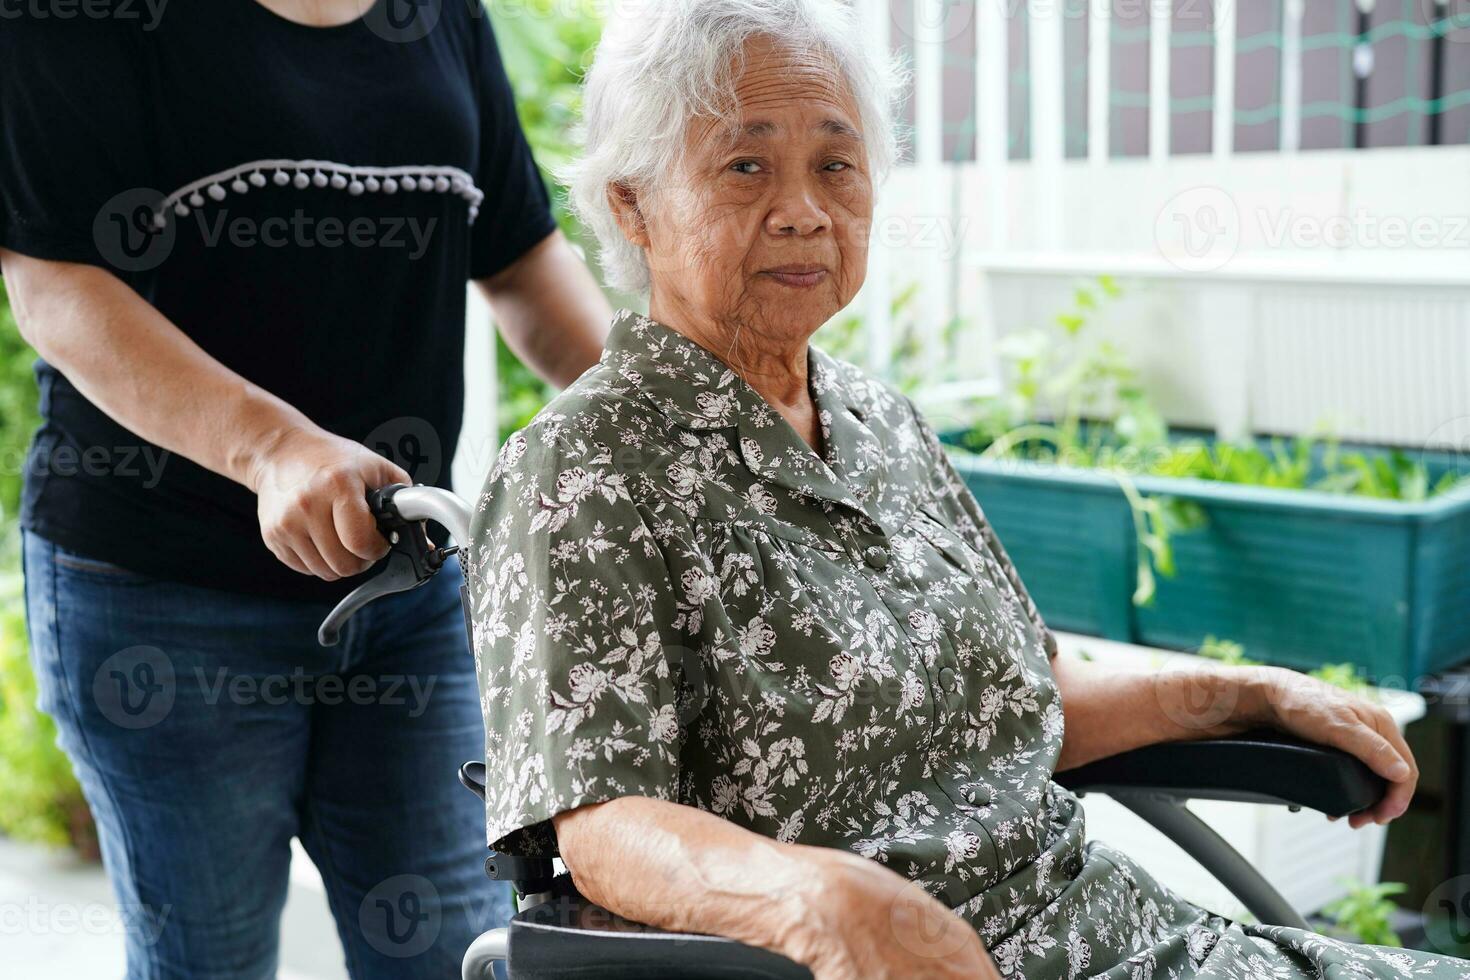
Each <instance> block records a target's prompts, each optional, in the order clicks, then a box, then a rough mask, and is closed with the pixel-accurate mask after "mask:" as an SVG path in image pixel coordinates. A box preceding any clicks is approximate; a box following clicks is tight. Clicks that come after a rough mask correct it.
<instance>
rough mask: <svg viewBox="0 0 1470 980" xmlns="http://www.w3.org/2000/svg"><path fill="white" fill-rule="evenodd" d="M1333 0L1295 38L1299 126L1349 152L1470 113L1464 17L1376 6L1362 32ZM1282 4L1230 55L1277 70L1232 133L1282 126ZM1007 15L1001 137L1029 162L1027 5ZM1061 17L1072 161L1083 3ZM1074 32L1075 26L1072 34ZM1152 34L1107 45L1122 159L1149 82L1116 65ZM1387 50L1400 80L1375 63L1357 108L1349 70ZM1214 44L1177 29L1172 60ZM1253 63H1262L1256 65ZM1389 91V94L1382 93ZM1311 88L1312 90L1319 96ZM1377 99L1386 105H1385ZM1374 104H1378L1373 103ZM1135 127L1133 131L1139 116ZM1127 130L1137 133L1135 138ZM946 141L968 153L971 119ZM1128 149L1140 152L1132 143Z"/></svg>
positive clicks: (1129, 34) (1181, 108) (1081, 80)
mask: <svg viewBox="0 0 1470 980" xmlns="http://www.w3.org/2000/svg"><path fill="white" fill-rule="evenodd" d="M950 2H953V0H950ZM1330 2H1332V3H1333V5H1334V11H1333V16H1332V17H1331V18H1329V19H1330V20H1332V21H1333V23H1332V24H1331V25H1330V26H1328V28H1327V29H1322V26H1323V25H1322V19H1321V8H1319V7H1312V8H1311V10H1312V13H1313V14H1316V15H1317V16H1316V17H1314V18H1312V19H1311V20H1310V21H1309V24H1310V26H1307V25H1304V28H1303V33H1302V35H1301V37H1300V45H1299V46H1300V51H1301V54H1302V56H1303V58H1304V61H1303V68H1302V70H1303V72H1304V73H1305V74H1306V78H1305V79H1304V83H1305V82H1314V83H1315V84H1313V85H1305V84H1304V89H1305V90H1306V91H1305V92H1304V94H1305V95H1307V98H1306V100H1305V101H1304V102H1303V103H1302V104H1301V105H1300V108H1299V118H1300V119H1301V121H1302V122H1303V123H1306V122H1309V121H1314V120H1323V119H1330V120H1336V121H1337V122H1339V123H1340V124H1341V127H1342V129H1341V133H1340V135H1339V137H1338V139H1339V145H1341V146H1344V147H1347V146H1352V145H1354V141H1355V137H1354V129H1355V127H1360V126H1372V125H1374V124H1379V123H1384V122H1386V121H1388V120H1393V119H1399V118H1405V122H1406V129H1405V137H1404V138H1405V139H1407V141H1408V142H1410V143H1413V142H1416V141H1418V142H1422V141H1423V135H1422V134H1423V133H1424V132H1425V121H1426V120H1427V119H1428V118H1429V117H1433V116H1443V114H1445V113H1449V112H1452V111H1454V110H1456V109H1462V108H1465V107H1467V106H1470V71H1467V70H1466V64H1465V59H1467V58H1470V43H1457V41H1461V40H1464V39H1463V38H1460V39H1457V38H1453V37H1451V35H1452V34H1453V33H1454V32H1459V31H1470V11H1461V12H1454V13H1452V12H1450V11H1449V10H1447V9H1442V8H1434V9H1439V10H1440V12H1442V13H1443V16H1440V17H1438V18H1437V19H1433V20H1430V21H1428V22H1423V20H1422V17H1423V10H1424V9H1425V8H1424V6H1423V4H1422V3H1421V2H1420V0H1380V2H1379V3H1378V4H1377V9H1376V12H1375V14H1374V15H1373V17H1372V19H1371V22H1370V24H1369V25H1368V27H1367V29H1366V30H1363V31H1361V33H1360V32H1359V30H1358V26H1359V25H1358V15H1357V5H1356V3H1355V2H1354V0H1330ZM1281 6H1282V5H1277V7H1276V9H1275V11H1274V16H1273V17H1272V18H1271V20H1272V21H1273V23H1272V25H1271V27H1270V28H1269V29H1266V30H1255V31H1251V32H1250V33H1248V34H1242V35H1240V36H1239V37H1237V38H1236V42H1235V52H1236V57H1237V58H1238V59H1240V58H1244V59H1250V58H1252V57H1253V56H1254V57H1257V58H1259V57H1262V56H1264V57H1266V58H1267V59H1268V60H1271V59H1272V56H1273V54H1274V56H1275V57H1274V60H1275V61H1276V62H1277V64H1276V69H1275V70H1276V78H1275V80H1274V89H1273V90H1272V91H1270V92H1269V93H1268V95H1267V101H1265V102H1264V103H1263V104H1236V105H1235V109H1234V117H1233V122H1234V124H1235V125H1236V126H1237V127H1241V128H1246V129H1248V128H1249V127H1257V126H1269V125H1271V124H1276V125H1279V124H1280V120H1281V116H1282V107H1281V79H1280V74H1281V72H1280V67H1279V57H1280V52H1281V50H1282V48H1283V46H1284V43H1285V39H1284V36H1283V25H1282V22H1281V20H1282V16H1283V14H1282V11H1281ZM1009 9H1010V10H1011V16H1012V17H1013V18H1015V20H1016V23H1013V24H1012V25H1011V28H1010V30H1011V38H1010V40H1011V41H1012V42H1013V43H1014V42H1015V41H1016V38H1017V35H1019V36H1020V39H1021V43H1020V46H1019V51H1020V58H1019V59H1017V61H1019V64H1018V63H1016V61H1013V62H1012V65H1011V71H1010V73H1009V79H1008V86H1009V93H1008V99H1009V106H1010V118H1009V121H1008V122H1009V125H1008V129H1009V132H1008V134H1007V136H1008V143H1009V147H1008V155H1009V156H1010V157H1011V158H1012V159H1016V158H1024V157H1026V156H1029V148H1030V142H1031V140H1030V126H1031V120H1030V112H1029V103H1028V93H1029V89H1030V71H1029V65H1028V64H1027V63H1026V55H1025V52H1026V44H1025V34H1026V32H1027V31H1028V30H1029V26H1030V25H1029V24H1027V23H1026V16H1027V5H1026V4H1025V3H1017V4H1014V5H1011V6H1010V8H1009ZM1062 10H1063V16H1064V17H1065V18H1066V20H1067V22H1068V25H1069V26H1068V27H1067V33H1066V34H1065V35H1064V36H1065V38H1066V40H1065V44H1066V45H1067V52H1066V58H1065V61H1066V69H1065V70H1066V76H1065V79H1064V100H1065V103H1066V111H1065V120H1064V140H1065V143H1064V145H1065V147H1066V153H1067V155H1068V156H1082V155H1085V153H1086V152H1087V141H1088V128H1087V119H1086V102H1087V97H1086V93H1087V91H1088V87H1089V85H1090V84H1091V80H1090V79H1089V78H1088V68H1087V57H1086V45H1087V43H1088V42H1087V31H1086V17H1087V2H1086V0H1065V3H1064V5H1063V8H1062ZM1072 25H1077V27H1073V26H1072ZM1078 28H1080V30H1079V29H1078ZM1149 35H1150V29H1149V25H1148V24H1147V23H1143V24H1132V23H1129V24H1120V23H1118V22H1116V21H1115V22H1114V23H1113V24H1112V25H1111V26H1110V47H1111V49H1112V64H1113V66H1114V71H1113V73H1112V77H1111V78H1110V79H1109V92H1108V99H1107V101H1108V104H1109V106H1110V108H1111V109H1113V110H1115V112H1114V114H1113V118H1112V119H1111V120H1110V128H1111V130H1112V133H1113V138H1112V140H1111V142H1112V144H1113V152H1114V153H1115V154H1116V153H1119V152H1120V148H1121V147H1122V146H1123V145H1124V140H1123V139H1122V135H1123V130H1122V129H1120V126H1121V125H1122V124H1121V123H1120V120H1119V117H1118V116H1117V115H1116V112H1117V111H1130V112H1134V113H1137V112H1144V113H1147V112H1148V111H1149V109H1150V100H1149V93H1148V91H1147V90H1146V83H1145V88H1144V90H1141V91H1140V90H1135V89H1133V88H1124V87H1122V86H1121V85H1120V83H1119V77H1118V72H1117V70H1116V69H1117V65H1118V64H1119V63H1120V62H1121V61H1122V60H1123V59H1135V58H1144V59H1146V58H1147V57H1148V53H1147V52H1148V44H1149ZM1385 44H1395V45H1401V47H1396V48H1395V49H1394V52H1395V58H1396V60H1399V61H1401V62H1402V65H1401V70H1402V80H1401V81H1400V80H1399V79H1398V78H1397V77H1396V76H1395V77H1392V78H1391V77H1390V76H1389V74H1388V73H1389V72H1390V71H1391V70H1392V69H1390V68H1389V67H1388V66H1387V65H1385V64H1380V65H1378V67H1376V68H1375V70H1374V72H1373V73H1372V74H1371V75H1370V76H1369V82H1368V86H1369V92H1368V97H1367V101H1366V104H1358V103H1357V97H1358V86H1357V84H1356V82H1357V79H1356V76H1355V73H1354V67H1353V65H1354V55H1355V53H1356V52H1358V51H1359V49H1361V48H1363V47H1364V46H1369V47H1370V48H1374V50H1375V54H1377V53H1378V50H1377V48H1376V46H1379V45H1385ZM1214 45H1215V38H1214V32H1213V31H1212V30H1209V29H1197V25H1191V26H1190V28H1189V29H1176V30H1173V31H1171V32H1170V51H1171V60H1172V58H1173V57H1195V58H1198V57H1212V56H1213V49H1214ZM1435 45H1438V46H1439V49H1440V54H1441V57H1442V59H1443V60H1442V62H1441V65H1440V79H1441V82H1442V84H1443V86H1444V88H1443V89H1442V90H1438V91H1436V90H1435V89H1434V88H1433V87H1432V86H1433V84H1434V82H1433V80H1429V81H1428V82H1426V79H1428V78H1429V76H1430V74H1431V71H1430V70H1429V68H1430V65H1429V63H1427V61H1426V59H1428V58H1429V57H1431V51H1432V49H1433V46H1435ZM1012 51H1013V52H1014V51H1016V48H1015V47H1012ZM1322 52H1329V54H1327V55H1323V54H1322ZM1332 52H1335V53H1336V57H1335V58H1334V57H1332V56H1331V54H1330V53H1332ZM1262 53H1265V54H1264V55H1263V54H1262ZM1324 58H1325V59H1326V60H1324ZM1376 60H1379V61H1381V60H1382V59H1381V58H1377V59H1376ZM966 62H968V63H969V64H970V65H971V66H973V62H974V55H973V52H971V53H970V54H969V55H968V57H966V56H965V55H963V54H960V53H956V52H955V51H954V50H953V49H951V50H950V51H949V52H948V53H947V56H946V64H947V65H948V66H949V67H951V68H953V67H958V66H963V65H964V64H965V63H966ZM1255 63H1256V64H1260V62H1259V61H1257V62H1255ZM1452 68H1453V70H1452ZM1243 70H1246V69H1242V68H1241V67H1239V66H1238V67H1237V77H1240V73H1241V72H1242V71H1243ZM1323 72H1328V73H1329V75H1328V76H1325V77H1324V76H1323V74H1322V73H1323ZM1375 83H1376V86H1375ZM1135 84H1136V82H1135ZM1324 86H1325V88H1327V89H1329V90H1335V93H1336V97H1335V98H1319V97H1316V96H1319V95H1321V94H1322V90H1323V88H1324ZM1385 86H1386V88H1387V91H1386V92H1385V91H1384V87H1385ZM1312 90H1315V93H1313V92H1312ZM1379 93H1382V95H1387V96H1389V97H1388V98H1387V100H1384V99H1383V97H1382V95H1380V94H1379ZM1398 93H1402V94H1398ZM1254 97H1255V98H1259V97H1260V93H1259V92H1257V93H1254ZM1375 101H1377V103H1378V104H1373V102H1375ZM1214 106H1215V98H1214V96H1213V94H1205V95H1192V96H1189V97H1179V96H1176V97H1172V98H1171V99H1170V100H1169V106H1168V111H1169V113H1170V115H1171V117H1173V118H1181V117H1187V116H1190V115H1191V114H1195V113H1212V112H1213V111H1214ZM1132 123H1133V124H1134V125H1135V126H1136V123H1137V118H1136V117H1135V118H1134V119H1133V120H1132ZM1127 131H1128V132H1133V131H1132V130H1127ZM1315 132H1316V133H1317V134H1318V138H1319V140H1320V138H1321V134H1322V132H1323V130H1322V129H1321V127H1320V125H1319V126H1318V128H1317V129H1316V130H1315ZM946 133H949V134H954V136H955V137H956V140H955V143H954V144H953V145H955V146H957V147H958V146H964V147H968V146H972V145H973V139H974V136H975V133H976V124H975V120H974V118H973V112H972V113H971V118H968V119H966V120H963V121H960V122H955V121H951V122H950V123H949V124H948V125H947V127H946ZM1441 140H1442V141H1444V142H1461V143H1463V142H1466V141H1467V140H1470V127H1464V126H1460V125H1458V124H1457V125H1456V131H1455V132H1449V133H1446V132H1442V133H1441ZM1133 143H1134V145H1135V152H1136V144H1137V139H1136V137H1135V138H1134V140H1133ZM956 152H959V151H958V150H957V151H956Z"/></svg>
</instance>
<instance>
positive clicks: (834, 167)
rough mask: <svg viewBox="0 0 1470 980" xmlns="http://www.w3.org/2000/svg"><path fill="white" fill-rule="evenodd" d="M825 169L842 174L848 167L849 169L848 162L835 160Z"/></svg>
mask: <svg viewBox="0 0 1470 980" xmlns="http://www.w3.org/2000/svg"><path fill="white" fill-rule="evenodd" d="M823 169H825V170H830V171H832V172H833V173H841V172H842V171H844V170H846V169H848V167H847V161H846V160H833V161H832V162H831V163H829V164H827V166H826V167H824V168H823Z"/></svg>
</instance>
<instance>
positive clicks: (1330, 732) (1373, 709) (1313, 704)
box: [1262, 668, 1419, 828]
mask: <svg viewBox="0 0 1470 980" xmlns="http://www.w3.org/2000/svg"><path fill="white" fill-rule="evenodd" d="M1262 677H1263V678H1264V680H1265V683H1266V685H1267V691H1266V702H1267V708H1266V711H1267V717H1266V721H1267V723H1268V724H1270V725H1271V726H1272V727H1274V728H1279V729H1281V730H1282V731H1284V732H1288V733H1290V734H1292V735H1296V736H1298V737H1300V738H1303V739H1306V740H1307V741H1310V742H1317V743H1319V744H1322V745H1330V746H1332V747H1333V748H1336V749H1341V750H1342V751H1344V752H1346V753H1348V754H1349V755H1353V756H1356V757H1357V758H1359V759H1361V760H1362V761H1363V763H1364V764H1365V765H1367V766H1368V768H1369V769H1372V770H1373V771H1374V772H1376V773H1377V774H1378V775H1380V776H1382V777H1383V778H1384V779H1386V780H1388V792H1387V793H1385V794H1384V797H1383V799H1381V800H1379V801H1378V803H1377V804H1375V805H1374V806H1372V807H1370V808H1369V809H1367V810H1364V811H1363V812H1361V813H1355V814H1353V815H1352V816H1351V817H1349V818H1348V823H1349V824H1351V825H1352V826H1353V827H1354V828H1357V827H1362V826H1365V825H1367V824H1369V823H1380V824H1383V823H1388V822H1389V821H1390V820H1392V819H1394V818H1395V817H1398V816H1400V815H1401V814H1403V812H1404V811H1405V810H1407V809H1408V807H1409V800H1410V799H1411V798H1413V796H1414V787H1415V786H1416V785H1417V784H1418V782H1419V766H1418V764H1417V763H1415V762H1414V753H1413V752H1411V751H1409V746H1408V744H1407V743H1405V742H1404V736H1403V735H1402V734H1401V733H1400V732H1399V726H1398V725H1397V724H1395V723H1394V720H1393V717H1392V716H1391V715H1389V713H1388V712H1387V711H1385V710H1384V709H1383V708H1381V707H1380V706H1378V705H1376V704H1372V703H1370V702H1368V701H1365V700H1363V699H1362V698H1359V697H1355V696H1353V695H1351V694H1349V693H1347V692H1346V691H1344V690H1342V689H1341V688H1338V687H1334V686H1332V685H1331V684H1327V683H1324V682H1323V681H1319V680H1317V679H1316V678H1315V677H1308V676H1307V675H1305V674H1299V673H1297V672H1296V671H1294V670H1282V669H1279V668H1266V669H1265V670H1263V671H1262Z"/></svg>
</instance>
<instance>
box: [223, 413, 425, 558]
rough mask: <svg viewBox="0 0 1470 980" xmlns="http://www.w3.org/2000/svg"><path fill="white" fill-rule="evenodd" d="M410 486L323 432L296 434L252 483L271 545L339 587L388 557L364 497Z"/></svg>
mask: <svg viewBox="0 0 1470 980" xmlns="http://www.w3.org/2000/svg"><path fill="white" fill-rule="evenodd" d="M389 483H410V484H411V483H413V478H412V477H410V476H409V475H408V474H407V473H406V472H404V470H403V469H402V468H400V467H399V466H397V465H395V464H394V463H392V462H391V461H389V460H387V459H384V458H383V457H382V456H379V455H378V454H377V453H375V452H373V451H372V450H370V449H368V448H367V447H366V446H363V445H361V444H359V443H356V442H353V441H351V440H350V439H344V438H342V437H341V436H335V435H332V434H331V433H330V432H326V431H325V430H322V429H310V428H300V429H292V430H291V431H289V432H287V433H286V434H284V435H282V436H281V437H280V438H279V439H278V440H276V442H275V444H274V445H273V446H271V447H270V449H269V451H268V452H267V453H266V454H265V455H264V457H263V459H262V461H261V463H260V465H259V466H258V467H257V468H256V471H255V473H254V477H253V479H252V480H251V488H252V489H253V490H254V491H255V492H256V495H257V497H258V504H257V513H258V515H259V517H260V536H261V537H262V538H263V539H264V540H265V543H266V547H268V548H270V550H271V552H272V553H273V554H274V555H275V556H276V557H277V558H279V559H281V561H283V562H285V563H286V565H288V566H290V567H291V568H293V569H295V570H296V571H298V572H301V573H302V574H303V575H315V576H316V577H317V578H321V579H325V580H327V581H328V582H334V581H336V580H337V579H340V578H345V577H347V576H350V575H356V574H358V573H359V572H363V571H366V570H367V569H368V568H369V567H371V565H372V563H373V562H375V561H377V560H378V559H379V558H381V557H383V555H385V554H387V553H388V542H387V541H385V540H383V536H382V535H381V534H379V533H378V528H377V524H376V522H375V521H374V520H373V515H372V511H371V510H369V509H368V505H367V492H368V490H370V489H376V488H378V487H381V486H385V485H387V484H389Z"/></svg>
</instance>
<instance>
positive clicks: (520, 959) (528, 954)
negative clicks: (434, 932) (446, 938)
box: [509, 877, 812, 980]
mask: <svg viewBox="0 0 1470 980" xmlns="http://www.w3.org/2000/svg"><path fill="white" fill-rule="evenodd" d="M509 966H510V972H511V975H512V976H514V977H515V978H516V980H567V978H578V977H585V978H588V980H591V978H596V980H811V977H812V975H811V971H809V970H808V969H807V968H806V967H804V966H800V965H799V964H797V963H794V962H792V961H791V960H788V959H787V958H786V957H784V956H780V955H777V954H776V953H772V952H771V951H769V950H765V949H760V948H759V947H756V946H747V945H745V944H744V943H738V942H736V941H735V940H733V939H724V938H721V937H719V936H700V935H693V934H690V933H679V932H664V931H662V930H659V929H654V928H651V927H649V926H645V925H640V924H638V923H636V922H629V921H628V920H627V919H623V918H620V917H618V916H616V915H613V914H612V913H611V912H609V911H607V910H606V909H604V908H602V907H600V906H597V905H593V904H592V903H591V902H589V901H587V899H585V898H583V897H582V896H581V895H580V894H579V893H578V892H577V891H576V889H575V888H573V887H572V886H571V883H570V881H569V880H568V879H566V878H564V877H563V878H558V879H557V881H556V883H555V887H554V889H553V897H552V899H551V900H550V901H548V902H545V903H543V904H541V905H537V906H534V907H532V908H529V909H526V910H525V911H524V912H521V913H519V914H517V915H516V916H515V918H513V919H511V922H510V962H509Z"/></svg>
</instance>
